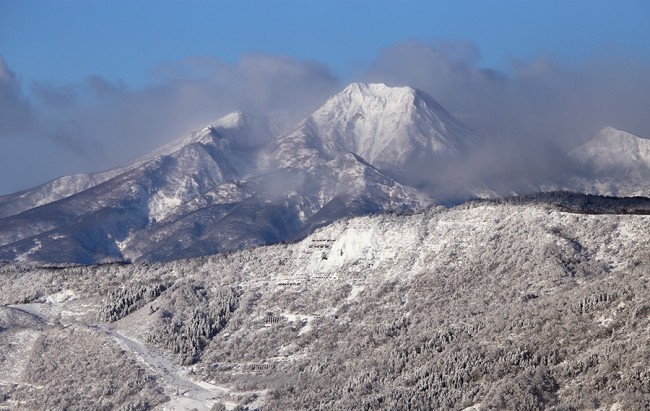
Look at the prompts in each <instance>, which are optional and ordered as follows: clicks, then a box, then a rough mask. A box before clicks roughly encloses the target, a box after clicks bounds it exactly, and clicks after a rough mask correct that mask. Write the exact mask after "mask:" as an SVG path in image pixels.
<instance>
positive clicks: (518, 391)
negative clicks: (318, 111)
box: [0, 203, 650, 410]
mask: <svg viewBox="0 0 650 411" xmlns="http://www.w3.org/2000/svg"><path fill="white" fill-rule="evenodd" d="M614 208H616V205H614ZM648 229H650V216H647V215H645V216H644V215H627V214H604V215H603V214H579V213H568V212H563V211H558V210H557V209H554V208H552V207H548V206H546V205H544V204H526V205H511V204H496V203H480V204H466V205H463V206H460V207H456V208H453V209H445V208H443V207H438V208H435V209H430V210H427V211H426V212H423V213H418V214H414V215H409V216H399V215H394V214H393V215H389V214H383V215H378V216H365V217H359V218H353V219H346V220H340V221H337V222H335V223H334V224H330V225H328V226H327V227H323V228H321V229H319V230H317V231H316V232H314V233H313V234H311V235H310V236H308V237H307V238H305V239H304V240H303V241H301V242H298V243H294V244H277V245H273V246H267V247H260V248H255V249H248V250H243V251H238V252H233V253H227V254H221V255H217V256H211V257H204V258H200V259H193V260H184V261H174V262H170V263H158V264H144V265H141V264H137V263H136V264H128V265H104V266H98V267H71V268H66V269H39V268H33V269H29V268H28V267H26V266H13V265H6V266H0V304H1V305H2V307H0V328H1V329H3V331H2V332H0V348H1V349H0V353H6V355H4V356H3V355H1V354H0V376H1V378H2V379H3V384H0V394H2V395H3V396H0V399H2V398H4V401H5V402H6V404H7V406H9V407H11V406H12V405H16V404H19V403H20V404H23V405H24V406H25V407H27V408H29V409H44V408H48V407H50V408H51V407H52V406H53V405H52V404H56V403H59V402H63V401H66V400H70V399H74V401H75V403H78V404H86V403H87V402H93V401H94V403H95V404H96V403H98V402H100V401H101V403H102V404H108V403H111V404H113V408H119V407H123V408H127V405H131V406H132V407H133V404H137V403H138V401H139V400H141V399H142V398H146V399H147V400H148V402H149V403H150V405H151V408H152V409H166V408H164V407H165V405H168V406H169V407H171V406H172V404H174V405H178V404H180V401H182V400H185V401H188V402H191V406H192V407H193V408H196V409H198V410H210V409H211V407H213V405H214V404H215V403H216V404H225V405H226V406H227V407H228V408H234V407H235V405H237V404H241V405H249V406H250V407H251V408H255V407H260V406H262V407H263V408H264V409H267V410H303V409H320V408H322V409H363V408H364V407H370V408H372V409H378V410H384V409H385V410H396V409H468V408H470V407H473V409H481V410H482V409H485V410H489V409H573V408H575V409H593V408H595V407H598V408H602V409H645V408H647V407H646V406H645V405H647V401H648V399H649V395H650V390H649V389H648V387H649V385H648V384H649V382H650V375H648V373H647V366H646V365H647V344H646V341H647V340H648V338H650V335H649V334H648V332H649V331H648V330H649V329H650V328H648V326H649V324H648V319H649V317H648V315H647V314H648V307H650V301H649V299H648V298H649V295H648V293H647V292H645V290H646V289H647V287H648V278H647V272H648V269H649V268H650V259H649V255H648V253H647V250H648V247H650V239H649V238H648V236H647V235H646V234H647V232H648ZM26 313H31V314H29V315H27V314H26ZM21 338H22V340H21ZM21 341H22V342H21ZM84 356H85V357H86V358H84ZM16 358H20V361H13V360H12V359H16ZM63 358H65V359H67V361H61V359H63ZM7 364H10V365H11V366H12V368H14V369H16V370H17V371H18V372H15V373H2V370H3V369H6V365H7ZM71 368H76V372H71V371H70V369H71ZM143 373H144V375H149V376H150V377H149V378H138V377H139V376H142V375H143ZM115 380H119V381H128V382H129V383H128V386H130V387H134V391H135V393H140V395H138V394H134V393H130V392H126V393H124V392H118V391H117V389H118V387H114V389H107V388H106V387H107V384H110V381H115ZM5 381H6V383H5ZM189 383H191V384H194V386H190V385H189ZM122 385H127V384H119V387H122ZM197 385H198V386H199V387H202V390H200V389H198V388H196V387H195V386H197ZM34 386H38V387H39V388H38V389H34ZM108 387H109V388H111V387H112V386H110V385H108ZM63 388H65V389H63ZM21 401H22V402H21ZM3 405H4V404H3ZM156 407H157V408H156ZM470 409H472V408H470Z"/></svg>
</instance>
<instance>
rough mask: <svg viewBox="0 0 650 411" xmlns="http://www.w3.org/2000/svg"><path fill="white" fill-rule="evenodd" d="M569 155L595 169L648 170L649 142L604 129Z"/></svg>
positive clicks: (628, 134)
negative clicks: (635, 168)
mask: <svg viewBox="0 0 650 411" xmlns="http://www.w3.org/2000/svg"><path fill="white" fill-rule="evenodd" d="M571 154H572V155H573V156H574V157H575V158H576V159H577V160H579V161H581V162H589V163H591V164H592V165H594V166H595V167H596V168H600V169H604V168H610V167H624V168H631V167H639V166H643V167H647V168H650V140H647V139H644V138H641V137H638V136H636V135H634V134H632V133H628V132H626V131H622V130H617V129H615V128H613V127H605V128H603V129H602V130H600V131H599V132H598V133H597V134H596V136H595V137H594V138H593V139H591V140H589V141H587V142H586V143H584V144H582V145H581V146H579V147H577V148H575V149H574V150H573V151H572V152H571Z"/></svg>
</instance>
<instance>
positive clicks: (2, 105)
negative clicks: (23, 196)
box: [0, 56, 34, 137]
mask: <svg viewBox="0 0 650 411" xmlns="http://www.w3.org/2000/svg"><path fill="white" fill-rule="evenodd" d="M33 122H34V111H33V108H32V106H31V105H30V103H29V101H27V99H26V98H25V97H24V96H23V94H22V87H21V84H20V81H19V80H18V78H17V77H16V75H15V74H14V73H13V72H12V71H11V70H10V69H9V67H8V66H7V64H6V62H5V60H4V59H3V58H2V56H0V137H7V136H15V135H16V134H20V133H24V132H26V131H28V130H30V129H31V128H32V126H33Z"/></svg>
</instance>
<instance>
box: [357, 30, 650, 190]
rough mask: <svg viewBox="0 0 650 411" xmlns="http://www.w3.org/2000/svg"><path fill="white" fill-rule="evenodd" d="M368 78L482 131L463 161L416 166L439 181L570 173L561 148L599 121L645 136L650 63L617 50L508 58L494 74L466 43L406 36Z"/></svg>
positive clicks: (527, 185)
mask: <svg viewBox="0 0 650 411" xmlns="http://www.w3.org/2000/svg"><path fill="white" fill-rule="evenodd" d="M365 78H366V79H367V80H370V81H383V82H386V83H388V84H392V85H411V86H414V87H417V88H420V89H422V90H424V91H425V92H427V93H429V94H431V96H433V97H434V98H435V99H436V100H438V101H439V102H440V103H441V104H442V105H443V106H445V107H446V108H447V109H448V110H449V111H451V112H452V113H453V114H454V115H456V116H457V117H458V118H459V119H461V120H462V121H463V122H465V123H466V124H468V125H469V126H470V127H472V128H473V129H474V130H476V131H477V132H478V133H479V134H480V135H482V136H483V137H484V139H485V143H486V144H484V145H483V146H481V147H480V148H479V149H478V150H476V151H475V152H473V153H472V156H471V160H470V161H468V162H464V163H462V164H452V165H449V166H446V167H445V169H444V170H442V171H441V170H440V167H434V166H433V165H432V166H431V167H426V166H425V165H421V169H420V170H413V171H414V172H416V173H417V172H419V173H420V174H421V176H422V177H423V178H424V177H425V176H428V178H429V180H430V181H434V184H436V185H439V184H438V183H437V182H439V183H440V184H442V183H443V182H444V184H443V185H445V186H447V187H453V186H462V185H466V184H469V183H478V182H485V183H487V184H489V185H490V186H491V187H495V188H496V189H497V191H500V192H501V193H508V192H511V191H513V190H519V191H522V190H526V189H531V187H532V186H537V185H540V184H544V183H548V182H561V181H562V180H563V177H564V176H567V175H571V174H573V173H575V172H576V170H575V169H574V164H573V163H572V161H571V159H569V158H567V157H566V155H565V153H566V152H567V151H568V150H569V149H571V148H573V147H575V146H576V145H578V144H579V143H581V142H583V141H584V140H585V139H588V138H590V137H592V136H593V135H594V134H595V133H596V132H597V131H598V130H599V129H600V128H602V127H605V126H608V125H611V126H614V127H617V128H621V129H624V130H627V131H630V132H633V133H636V134H638V135H640V136H644V137H649V138H650V116H648V113H647V112H648V107H650V65H648V62H644V61H640V60H638V59H635V58H633V57H631V56H628V55H624V54H622V53H619V52H616V51H614V50H604V51H603V52H602V53H601V54H599V55H597V56H593V57H592V58H591V59H590V60H589V61H587V62H584V63H582V64H573V65H571V64H569V63H566V62H562V61H560V60H558V59H555V58H553V57H548V56H541V57H539V58H537V59H534V60H531V61H524V60H517V59H514V58H513V59H512V60H511V68H510V69H509V70H507V71H497V70H493V69H489V68H484V67H481V59H480V50H479V49H478V47H477V46H475V45H473V44H472V43H467V42H455V43H436V42H431V43H427V42H420V41H410V42H405V43H401V44H397V45H395V46H393V47H391V48H388V49H386V50H384V51H383V52H382V53H381V54H380V55H379V56H378V57H377V59H376V60H375V62H374V63H373V64H372V66H371V67H370V68H369V70H368V71H367V73H366V74H365Z"/></svg>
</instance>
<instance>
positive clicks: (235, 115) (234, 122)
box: [208, 110, 246, 128]
mask: <svg viewBox="0 0 650 411" xmlns="http://www.w3.org/2000/svg"><path fill="white" fill-rule="evenodd" d="M244 124H246V116H245V115H244V113H242V112H241V111H239V110H237V111H233V112H232V113H229V114H226V115H225V116H223V117H221V118H219V119H218V120H216V121H214V122H213V123H211V124H210V125H209V126H208V127H222V128H237V127H241V126H242V125H244Z"/></svg>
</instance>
